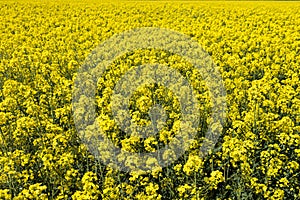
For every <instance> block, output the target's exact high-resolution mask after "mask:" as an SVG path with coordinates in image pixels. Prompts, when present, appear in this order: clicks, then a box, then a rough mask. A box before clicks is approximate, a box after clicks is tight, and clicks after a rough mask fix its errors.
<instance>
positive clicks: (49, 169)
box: [0, 0, 300, 200]
mask: <svg viewBox="0 0 300 200" xmlns="http://www.w3.org/2000/svg"><path fill="white" fill-rule="evenodd" d="M142 27H156V28H162V29H167V30H173V31H177V32H180V33H182V34H185V35H187V36H188V37H191V38H192V39H193V40H194V41H197V42H198V43H199V44H200V45H201V46H202V47H203V49H204V50H205V51H206V52H207V54H208V55H209V56H210V57H211V59H212V60H213V62H214V63H215V66H216V69H217V70H218V71H219V73H220V74H221V77H222V81H223V84H224V88H225V90H226V105H227V107H226V116H225V117H224V120H223V124H222V131H221V135H220V136H219V137H218V138H217V141H215V144H214V148H212V149H211V150H210V151H209V152H208V153H207V154H206V155H205V156H203V155H202V153H203V152H202V151H201V147H202V144H203V141H204V140H205V132H206V131H207V128H208V124H209V122H210V120H209V119H210V118H211V117H212V114H211V109H212V106H213V104H214V103H212V101H211V99H210V96H209V92H208V85H209V84H212V85H213V84H214V83H208V82H206V81H205V80H204V79H203V78H201V73H199V72H198V71H197V70H195V68H193V66H192V65H191V63H189V62H187V61H186V60H184V59H182V58H181V57H180V56H178V55H174V54H172V53H170V52H166V51H164V50H161V49H153V48H150V49H139V50H136V51H134V52H129V53H127V54H125V55H122V56H121V57H118V58H117V59H116V60H115V61H114V62H113V63H111V64H110V65H109V66H108V68H107V70H106V71H105V73H104V76H102V77H100V78H99V80H98V82H97V87H96V90H97V91H96V93H95V100H94V102H92V104H95V106H96V108H97V109H96V111H97V112H96V115H97V119H98V120H99V121H97V122H99V124H100V126H101V127H102V129H103V130H104V136H106V137H107V138H109V140H111V141H112V142H113V145H115V146H118V147H119V148H120V149H122V150H124V151H127V152H131V153H140V152H146V153H147V152H156V151H157V150H158V149H160V148H163V146H164V145H167V144H168V143H169V142H170V141H171V140H172V138H174V137H175V135H176V131H177V130H178V126H179V124H180V120H181V114H182V113H181V110H180V106H179V99H178V98H177V97H176V96H174V94H173V93H172V91H171V90H169V88H166V87H164V86H163V85H160V84H146V85H143V86H141V87H139V88H138V89H137V90H136V91H134V92H133V95H132V97H131V98H130V100H129V114H130V116H131V117H132V120H133V121H134V123H135V124H137V125H140V126H143V125H147V124H149V123H150V121H151V119H150V118H149V115H147V113H148V112H149V110H150V108H151V107H152V106H153V105H155V104H157V103H160V104H161V105H162V107H163V109H164V110H165V114H166V124H165V127H163V128H162V129H161V131H159V132H158V134H157V135H155V136H149V137H147V138H141V137H138V136H137V135H134V134H132V135H130V134H126V133H125V132H124V131H121V130H120V129H119V128H118V125H117V124H116V122H115V121H114V119H113V118H112V115H111V112H112V105H111V103H112V99H111V95H112V94H113V88H114V86H115V85H116V83H117V82H118V80H120V78H121V77H122V75H124V73H125V72H126V71H128V70H130V69H133V68H134V67H137V66H139V65H142V64H149V63H160V64H164V65H165V66H168V67H170V68H172V69H175V70H177V71H178V72H180V74H181V75H182V76H184V77H186V78H187V79H188V80H189V81H190V83H191V85H192V86H193V88H194V90H195V93H196V99H197V102H198V103H199V105H200V106H199V109H200V111H201V120H200V123H199V126H198V127H196V129H194V130H196V131H197V134H196V137H195V138H193V139H192V141H191V142H190V143H187V144H189V146H188V150H187V151H185V152H184V154H183V155H181V156H180V157H179V158H177V159H174V160H173V162H171V163H169V164H168V165H167V166H160V165H159V164H158V162H157V160H155V159H149V160H147V164H148V165H149V166H152V167H151V169H150V170H148V171H143V170H132V171H130V169H136V168H135V167H136V166H137V165H138V163H139V161H137V160H134V159H132V160H130V158H120V159H121V160H122V159H123V161H124V163H125V164H124V165H126V167H127V169H129V170H127V171H122V170H118V169H116V168H114V167H113V166H112V165H107V164H105V162H103V160H101V159H98V157H97V156H95V154H94V153H93V151H91V150H90V149H89V147H88V146H87V145H86V142H84V140H83V138H82V137H81V135H80V133H79V131H78V129H76V126H75V122H74V119H81V120H84V119H85V117H87V116H86V114H85V110H84V109H83V110H79V111H76V112H75V111H74V110H73V106H72V105H73V104H72V100H74V99H73V97H74V92H75V93H76V90H74V82H75V80H76V77H78V74H79V71H78V70H80V69H81V68H82V66H83V64H84V62H85V61H86V58H87V57H88V56H89V55H90V53H91V52H92V51H93V49H95V48H96V47H97V46H98V45H99V44H100V43H102V42H104V41H106V40H108V39H109V38H111V37H113V36H114V35H116V34H120V33H122V32H124V31H128V30H132V29H137V28H142ZM0 38H1V39H0V88H1V92H0V199H5V200H6V199H7V200H10V199H14V200H23V199H36V200H38V199H41V200H42V199H74V200H80V199H82V200H83V199H86V200H91V199H128V200H131V199H145V200H150V199H194V200H198V199H199V200H200V199H201V200H202V199H203V200H205V199H228V200H229V199H231V200H234V199H236V200H239V199H255V200H256V199H270V200H271V199H272V200H276V199H288V200H292V199H300V166H299V165H300V82H299V79H300V3H297V2H222V1H221V2H189V1H187V2H180V1H174V2H171V1H166V2H163V1H149V2H134V1H123V2H122V1H114V2H109V1H107V2H106V1H101V2H98V1H96V0H89V1H85V2H80V1H74V2H72V1H58V2H51V1H38V2H31V1H19V2H13V1H1V2H0ZM146 39H147V38H145V40H146ZM112 48H118V46H116V47H112ZM148 72H149V73H150V70H149V71H148ZM132 80H133V79H132ZM81 81H83V82H84V81H86V82H84V83H85V84H86V87H88V86H89V82H88V80H83V79H81ZM126 88H127V86H126V85H124V88H123V89H124V90H126ZM182 91H183V93H184V89H183V90H182ZM76 103H78V104H79V105H81V106H83V107H84V106H86V107H88V104H89V103H90V102H88V99H87V100H86V101H84V100H79V101H78V102H76ZM76 105H77V104H76ZM187 106H189V105H187ZM216 127H217V128H216ZM192 128H193V127H184V128H183V131H187V132H188V131H190V130H191V129H192ZM219 128H220V127H219ZM215 129H218V126H217V125H216V126H215ZM91 132H93V130H91ZM96 136H97V135H96ZM85 137H86V138H88V137H89V136H85ZM99 137H100V136H99ZM86 138H85V139H86ZM94 138H95V136H94ZM89 139H91V138H89ZM92 144H93V145H95V148H98V150H99V149H100V148H103V146H101V145H100V146H97V144H96V143H92ZM99 151H100V150H99ZM173 154H174V152H171V151H168V152H166V154H164V155H163V156H162V159H169V158H171V157H172V156H173ZM109 157H110V156H107V158H109ZM153 166H154V167H153ZM146 167H147V166H146Z"/></svg>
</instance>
